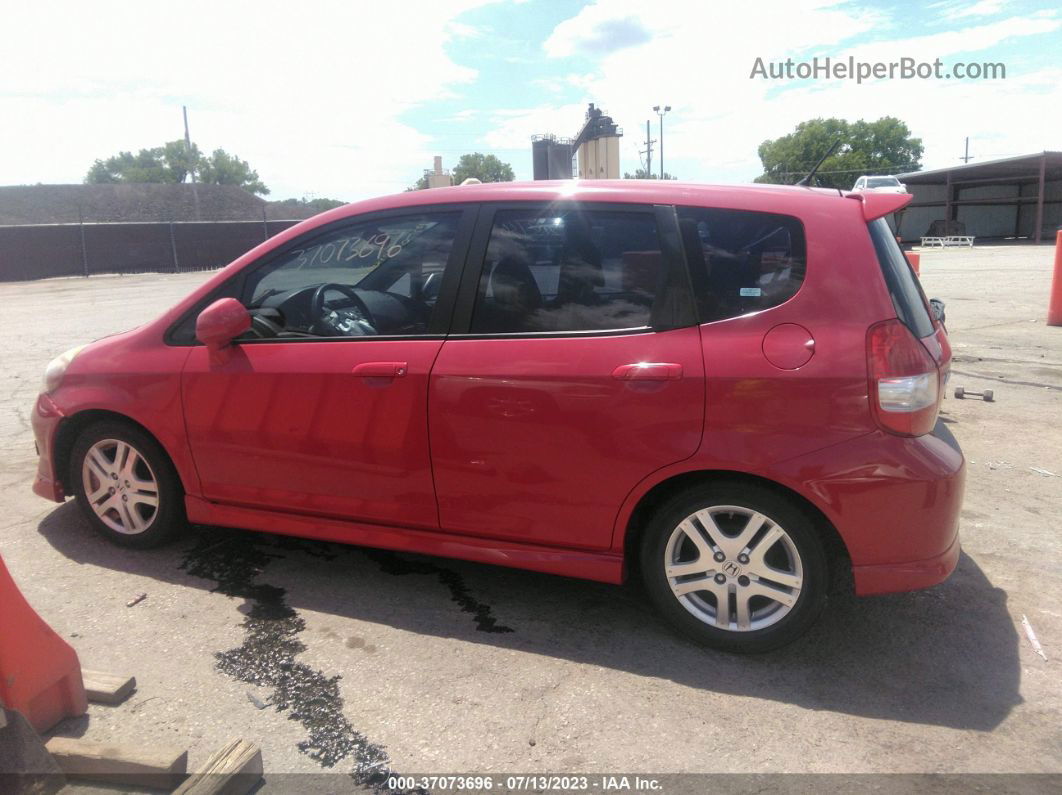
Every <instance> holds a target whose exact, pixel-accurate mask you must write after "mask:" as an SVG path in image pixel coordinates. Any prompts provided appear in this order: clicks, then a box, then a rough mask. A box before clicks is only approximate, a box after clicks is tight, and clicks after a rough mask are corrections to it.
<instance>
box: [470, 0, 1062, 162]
mask: <svg viewBox="0 0 1062 795" xmlns="http://www.w3.org/2000/svg"><path fill="white" fill-rule="evenodd" d="M986 13H987V12H986ZM632 18H633V19H635V20H636V21H637V22H638V23H639V24H640V25H641V26H643V27H644V28H645V29H646V30H647V31H649V33H650V38H649V41H647V42H645V43H642V44H640V45H638V46H635V47H630V48H625V49H621V50H618V51H615V52H610V53H606V54H604V55H602V56H601V57H599V58H596V59H593V60H594V63H595V65H596V76H597V79H596V80H595V81H593V82H589V81H588V82H587V83H586V86H585V93H584V95H583V102H580V103H577V104H575V105H573V106H569V107H567V108H552V107H546V108H526V109H524V111H523V113H522V115H521V114H516V115H509V116H507V117H506V118H505V119H504V120H500V123H499V125H498V127H497V129H496V130H495V131H494V132H493V133H492V134H491V135H490V136H489V137H488V141H490V142H492V143H494V145H502V142H504V145H506V146H513V145H516V141H517V140H520V136H525V137H523V139H522V140H523V142H526V140H527V138H526V135H525V134H530V133H531V132H554V133H557V134H562V135H572V134H574V133H575V132H576V130H577V129H578V126H579V124H580V123H581V121H582V113H583V111H584V110H585V107H586V106H585V102H591V101H592V102H596V103H597V104H598V105H599V106H600V107H602V108H604V109H605V110H606V111H607V112H608V113H610V115H611V116H612V117H613V118H614V119H615V120H616V122H617V123H619V124H620V125H621V126H622V127H624V128H625V131H626V135H625V137H624V139H623V142H622V150H621V154H622V159H623V167H624V169H626V170H633V168H634V167H635V166H636V165H637V164H638V162H639V154H638V152H639V150H640V149H644V140H643V139H644V125H645V120H646V119H647V118H651V119H652V137H654V138H657V137H659V130H658V124H657V119H656V117H655V114H653V113H652V111H651V107H652V106H653V105H657V104H662V103H668V104H670V105H672V107H673V108H674V110H673V111H672V112H671V113H670V114H669V115H668V116H667V117H666V120H665V140H664V144H665V146H664V157H665V166H667V167H668V170H669V171H670V170H673V169H674V170H675V171H676V172H677V173H679V176H681V177H683V178H689V179H696V180H705V179H708V180H716V181H745V180H749V179H751V178H752V177H754V176H755V175H756V174H758V173H759V172H760V164H759V159H758V157H757V155H756V148H757V146H758V145H759V144H760V143H761V142H762V141H763V140H765V139H767V138H774V137H777V136H779V135H784V134H786V133H788V132H791V131H792V129H793V127H794V126H795V125H796V124H797V123H798V122H800V121H803V120H805V119H808V118H814V117H816V116H838V117H842V118H848V119H852V120H855V119H858V118H865V119H876V118H879V117H881V116H885V115H891V116H897V117H899V118H901V119H903V120H904V121H906V122H907V123H908V124H909V125H910V127H911V128H912V131H913V133H914V134H915V135H916V136H921V137H922V138H923V139H924V142H925V145H926V155H925V157H924V162H925V163H926V165H927V166H932V165H944V164H947V163H951V162H954V161H955V158H956V157H957V155H958V154H959V150H960V148H961V145H962V142H963V138H964V137H965V136H967V135H969V136H971V139H972V145H973V143H974V142H978V146H979V147H980V146H981V145H982V144H983V148H981V149H980V153H982V154H983V155H984V156H987V155H988V154H995V153H1019V152H1024V151H1035V150H1038V149H1045V148H1055V149H1057V148H1058V147H1059V140H1058V132H1057V131H1058V130H1059V129H1062V88H1060V85H1059V82H1058V80H1057V70H1054V69H1046V68H1042V69H1040V70H1038V71H1035V72H1032V73H1025V74H1020V73H1017V71H1016V69H1015V68H1014V67H1013V66H1011V68H1010V69H1009V70H1008V78H1009V79H1007V80H1001V81H993V82H989V81H958V80H950V81H931V80H930V81H927V80H899V79H896V80H884V81H878V82H875V83H864V84H863V85H857V84H856V83H855V82H854V81H822V80H820V81H806V82H801V81H793V82H780V81H765V80H759V79H757V80H751V79H749V74H750V70H751V67H752V65H753V62H754V60H755V58H756V57H758V56H761V57H763V58H764V60H765V61H771V60H785V59H786V58H787V57H793V58H794V59H795V60H801V59H804V58H806V57H809V56H810V55H812V54H819V55H831V56H834V57H842V56H846V55H847V54H849V53H851V54H853V55H854V56H855V57H856V58H859V59H866V60H872V61H873V60H885V61H891V60H897V59H899V58H900V57H903V56H910V57H913V58H918V59H925V60H932V59H933V58H936V57H940V58H942V59H943V60H944V61H945V62H946V63H947V62H949V61H952V62H954V61H958V60H963V61H973V60H977V61H982V60H985V61H997V60H1000V59H999V58H995V57H992V50H993V48H995V47H997V46H999V45H1000V44H1002V43H1005V42H1015V41H1029V42H1030V43H1033V42H1039V43H1040V46H1044V47H1045V52H1047V51H1048V50H1047V49H1046V44H1047V42H1048V40H1049V39H1048V36H1049V35H1050V34H1052V33H1057V31H1058V30H1059V28H1060V25H1062V21H1060V20H1059V18H1058V15H1057V14H1044V15H1030V16H1015V17H1012V18H1002V19H999V20H994V21H991V22H988V23H984V24H972V25H970V24H967V25H966V26H963V27H961V28H957V29H956V26H953V29H952V30H949V31H948V32H944V33H936V34H930V35H923V36H915V37H911V38H906V39H900V38H894V39H891V40H887V41H875V42H873V43H868V44H863V45H858V46H857V45H856V44H855V43H854V42H857V41H859V40H860V39H863V38H866V37H867V35H869V34H873V35H875V36H880V35H881V34H883V33H884V34H888V33H890V32H892V31H893V30H894V29H895V28H894V27H893V24H892V21H891V20H890V19H889V18H887V17H884V16H882V13H881V12H877V11H873V12H867V11H861V10H859V9H856V8H853V7H852V6H850V5H842V4H840V3H835V2H810V3H786V4H781V3H769V4H767V3H764V2H757V1H756V0H748V1H747V2H743V3H740V4H728V5H727V6H725V7H723V6H720V5H717V4H714V3H713V4H708V3H703V4H696V5H694V4H689V3H680V2H677V0H674V1H672V0H661V1H660V2H657V3H655V4H653V5H652V6H649V5H646V4H643V3H641V2H639V1H638V0H599V1H598V2H595V3H593V4H592V5H590V6H587V7H586V8H584V9H583V10H582V11H581V12H580V13H579V14H577V15H576V16H574V17H572V18H571V19H568V20H565V21H564V22H562V23H561V24H560V25H558V26H557V27H556V29H555V30H554V32H553V35H552V36H550V38H549V39H548V40H547V41H546V43H545V45H544V52H545V54H546V55H547V56H550V57H554V58H563V57H569V56H572V55H583V56H584V57H585V54H586V53H587V50H586V48H585V47H584V46H583V44H584V43H585V42H586V41H590V40H592V38H593V35H594V34H593V31H594V30H596V29H597V27H598V26H600V25H601V24H602V23H604V22H607V21H608V20H610V19H616V20H630V19H632ZM767 19H769V20H770V24H764V21H765V20H767ZM551 125H552V126H551ZM989 149H991V150H992V151H991V152H989V151H988V150H989ZM658 162H659V160H658V159H657V157H656V156H654V165H655V164H656V163H658Z"/></svg>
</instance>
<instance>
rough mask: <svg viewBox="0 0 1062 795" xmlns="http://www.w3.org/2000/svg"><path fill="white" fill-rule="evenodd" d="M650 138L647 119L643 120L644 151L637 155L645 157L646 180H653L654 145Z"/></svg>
mask: <svg viewBox="0 0 1062 795" xmlns="http://www.w3.org/2000/svg"><path fill="white" fill-rule="evenodd" d="M655 143H656V141H654V140H653V139H652V138H650V137H649V119H646V120H645V151H644V152H639V153H638V154H641V155H645V176H646V178H647V179H652V178H653V144H655Z"/></svg>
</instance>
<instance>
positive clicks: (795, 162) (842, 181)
mask: <svg viewBox="0 0 1062 795" xmlns="http://www.w3.org/2000/svg"><path fill="white" fill-rule="evenodd" d="M838 139H840V141H841V143H840V146H839V147H838V148H837V150H836V151H835V152H834V153H833V154H832V155H830V156H829V157H828V158H826V160H825V161H824V162H823V164H822V165H821V166H820V167H819V172H818V174H816V176H815V178H814V180H813V182H814V184H816V185H819V186H821V187H828V188H842V189H848V188H850V187H852V183H853V182H855V180H856V179H857V178H858V177H859V176H861V175H862V174H898V173H901V172H904V171H917V170H918V169H920V168H921V167H922V164H921V160H922V152H923V148H922V139H921V138H915V137H913V136H912V135H911V131H910V129H909V128H908V127H907V125H906V124H905V123H904V122H902V121H900V120H899V119H897V118H893V117H892V116H884V117H882V118H880V119H878V120H877V121H870V122H868V121H863V120H862V119H860V120H859V121H857V122H848V121H845V120H844V119H833V118H831V119H810V120H808V121H804V122H801V123H800V124H798V125H797V127H796V130H794V131H793V132H791V133H790V134H789V135H785V136H783V137H781V138H775V139H774V140H768V141H764V142H763V143H762V144H760V148H759V155H760V161H761V162H762V163H763V173H762V174H761V175H760V176H758V177H756V182H769V183H774V184H782V185H791V184H793V183H794V182H796V181H797V180H799V179H800V178H801V177H803V176H804V175H805V174H807V173H808V172H809V171H810V170H811V169H812V167H813V166H814V165H815V163H817V162H818V160H819V158H820V157H822V156H823V154H825V152H826V151H827V150H828V149H829V148H830V146H831V145H832V144H833V142H834V141H836V140H838Z"/></svg>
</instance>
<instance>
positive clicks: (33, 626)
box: [0, 557, 88, 732]
mask: <svg viewBox="0 0 1062 795" xmlns="http://www.w3.org/2000/svg"><path fill="white" fill-rule="evenodd" d="M0 704H3V705H4V706H5V707H7V708H8V709H13V710H16V711H18V712H21V713H22V714H23V715H24V716H25V718H26V720H28V721H29V722H30V724H31V725H32V726H33V728H34V729H36V730H37V731H38V732H44V731H47V730H48V729H50V728H51V727H52V726H54V725H55V724H57V723H58V722H59V721H61V720H62V719H63V718H68V717H73V716H75V715H83V714H84V713H85V711H86V710H87V709H88V702H87V701H86V699H85V684H84V682H82V680H81V663H80V662H79V661H78V659H77V652H75V651H74V650H73V648H72V647H71V646H70V644H69V643H67V642H66V641H65V640H63V639H62V638H61V637H59V635H57V634H56V632H55V631H54V630H53V629H52V628H51V627H49V626H48V625H47V624H46V623H44V619H42V618H41V617H40V616H39V615H37V613H36V612H35V611H34V610H33V608H32V607H30V606H29V602H27V601H26V599H25V597H24V596H23V595H22V593H21V592H20V591H19V589H18V586H16V585H15V581H14V580H12V579H11V575H10V574H9V573H8V571H7V566H5V565H4V559H3V558H2V557H0Z"/></svg>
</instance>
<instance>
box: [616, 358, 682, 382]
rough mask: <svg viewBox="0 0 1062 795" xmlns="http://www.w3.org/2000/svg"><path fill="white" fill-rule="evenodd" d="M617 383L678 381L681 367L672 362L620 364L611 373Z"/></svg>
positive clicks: (680, 375)
mask: <svg viewBox="0 0 1062 795" xmlns="http://www.w3.org/2000/svg"><path fill="white" fill-rule="evenodd" d="M612 377H613V378H615V379H616V380H617V381H678V380H679V379H680V378H682V365H681V364H675V363H674V362H637V363H636V364H621V365H620V366H619V367H617V368H616V369H615V370H613V371H612Z"/></svg>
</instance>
